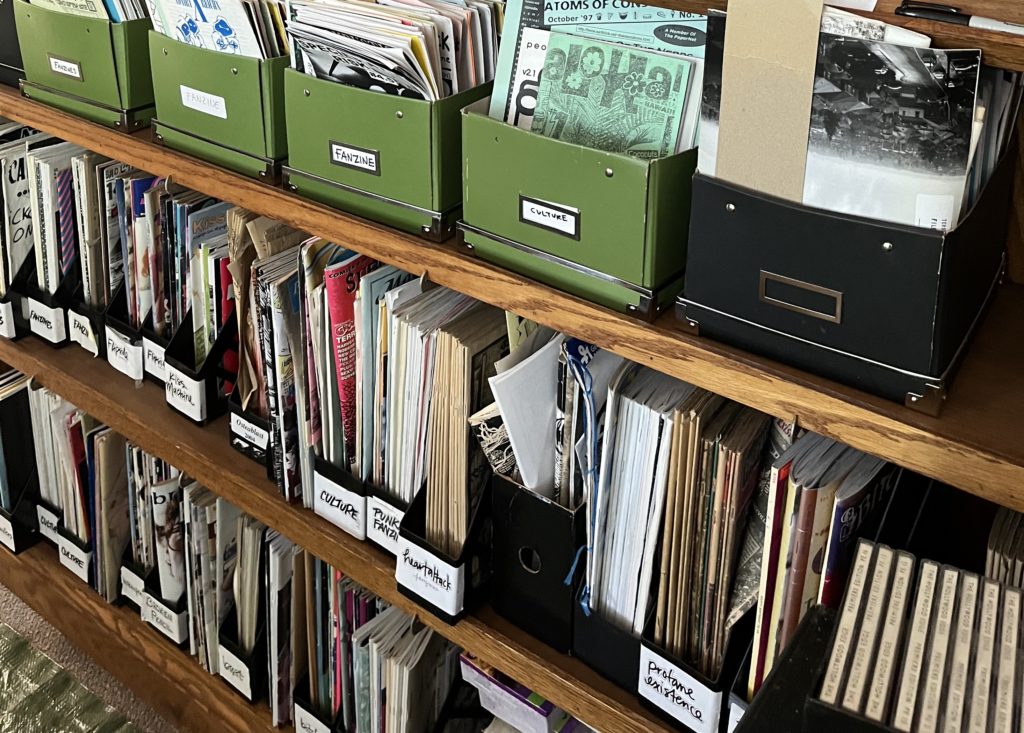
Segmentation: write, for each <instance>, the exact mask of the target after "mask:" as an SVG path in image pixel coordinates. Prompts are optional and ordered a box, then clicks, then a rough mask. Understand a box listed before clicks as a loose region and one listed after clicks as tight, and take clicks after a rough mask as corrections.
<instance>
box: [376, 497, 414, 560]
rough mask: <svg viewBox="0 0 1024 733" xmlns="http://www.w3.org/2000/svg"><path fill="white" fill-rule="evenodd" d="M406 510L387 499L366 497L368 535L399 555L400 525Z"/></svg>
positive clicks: (392, 552)
mask: <svg viewBox="0 0 1024 733" xmlns="http://www.w3.org/2000/svg"><path fill="white" fill-rule="evenodd" d="M404 516H405V512H403V511H402V510H401V509H396V508H395V507H393V506H391V505H390V504H388V503H387V502H386V501H384V500H382V499H379V498H377V497H376V496H369V497H367V498H366V536H367V538H368V539H369V540H371V541H372V542H376V543H377V544H378V545H380V546H381V547H383V548H384V549H385V550H387V551H388V552H390V553H391V554H392V555H395V556H397V555H398V527H399V525H400V524H401V523H402V517H404Z"/></svg>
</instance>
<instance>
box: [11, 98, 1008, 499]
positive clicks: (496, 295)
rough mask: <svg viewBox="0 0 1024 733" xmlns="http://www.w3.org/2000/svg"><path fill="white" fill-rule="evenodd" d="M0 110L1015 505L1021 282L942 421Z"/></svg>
mask: <svg viewBox="0 0 1024 733" xmlns="http://www.w3.org/2000/svg"><path fill="white" fill-rule="evenodd" d="M0 115H3V116H6V117H10V118H12V119H16V120H19V121H21V122H24V123H26V124H29V125H32V126H34V127H36V128H38V129H41V130H45V131H47V132H50V133H53V134H54V135H58V136H60V137H62V138H64V139H66V140H70V141H72V142H75V143H78V144H80V145H84V146H86V147H88V148H90V149H92V150H95V151H97V152H99V153H102V154H104V155H107V156H110V157H111V158H116V159H118V160H122V161H125V162H127V163H131V164H132V165H135V166H138V167H139V168H142V169H144V170H148V171H150V172H151V173H154V174H156V175H161V176H171V177H173V179H174V180H175V181H176V182H178V183H180V184H182V185H185V186H188V187H190V188H193V189H196V190H198V191H202V192H203V193H206V194H209V195H212V196H216V197H218V198H221V199H223V200H225V201H230V202H232V203H234V204H237V205H239V206H244V207H246V208H248V209H251V210H253V211H257V212H259V213H261V214H265V215H267V216H270V217H273V218H275V219H278V220H280V221H284V222H287V223H288V224H291V225H292V226H295V227H297V228H299V229H302V230H304V231H308V232H310V233H311V234H316V235H318V236H321V237H324V238H325V239H328V240H331V241H334V242H338V243H341V244H344V245H345V246H347V247H351V248H352V249H354V250H357V251H359V252H362V253H364V254H367V255H369V256H371V257H375V258H377V259H379V260H381V261H383V262H387V263H389V264H393V265H396V266H397V267H400V268H402V269H404V270H407V271H409V272H412V273H415V274H417V275H420V274H425V275H427V276H428V277H429V278H430V279H431V280H433V281H435V282H437V283H438V284H441V285H445V286H447V287H450V288H454V289H455V290H459V291H461V292H463V293H466V294H468V295H471V296H473V297H474V298H478V299H480V300H483V301H486V302H488V303H491V304H493V305H496V306H498V307H500V308H504V309H506V310H510V311H513V312H515V313H519V314H521V315H523V316H526V317H528V318H532V319H534V320H536V321H538V322H540V323H543V324H545V325H547V326H550V327H552V328H555V329H557V330H560V331H565V332H566V333H570V334H572V335H574V336H576V337H578V338H582V339H586V340H588V341H590V342H592V343H594V344H597V345H599V346H601V347H602V348H606V349H610V350H611V351H614V352H616V353H618V354H621V355H622V356H624V357H626V358H628V359H632V360H633V361H637V362H640V363H642V364H647V365H649V366H651V367H653V368H655V369H658V370H660V371H663V372H665V373H667V374H671V375H672V376H675V377H678V378H680V379H683V380H686V381H688V382H691V383H693V384H695V385H697V386H700V387H703V388H705V389H709V390H712V391H714V392H717V393H718V394H721V395H723V396H725V397H728V398H730V399H733V400H736V401H738V402H742V403H744V404H746V405H749V406H750V407H754V408H756V409H759V410H762V411H764V412H766V413H769V414H771V415H775V416H777V417H782V418H786V419H789V420H793V419H796V420H797V421H798V422H799V423H800V424H801V425H802V426H803V427H806V428H808V429H811V430H814V431H816V432H819V433H822V434H824V435H827V436H829V437H831V438H835V439H836V440H840V441H843V442H844V443H848V444H849V445H852V446H853V447H855V448H858V449H860V450H863V451H867V452H869V453H872V454H875V455H877V456H879V457H881V458H884V459H886V460H890V461H894V462H896V463H898V464H900V465H903V466H905V467H907V468H910V469H912V470H915V471H918V472H920V473H922V474H925V475H926V476H929V477H931V478H934V479H937V480H939V481H944V482H946V483H949V484H952V485H953V486H956V487H958V488H961V489H964V490H966V491H969V492H971V493H974V494H977V495H979V496H984V497H987V498H990V499H992V500H993V501H996V502H999V503H1001V504H1004V505H1007V506H1010V507H1013V508H1015V509H1019V510H1024V491H1022V490H1021V487H1024V441H1022V440H1020V437H1019V428H1020V425H1021V417H1020V416H1021V415H1024V380H1022V379H1021V378H1020V374H1021V367H1022V365H1024V342H1022V340H1021V339H1020V338H1019V337H1018V336H1017V334H1018V333H1019V331H1020V328H1021V325H1022V324H1024V288H1022V287H1018V286H1005V287H1003V288H1001V289H1000V291H999V292H998V293H997V296H996V298H995V302H994V304H993V306H992V309H991V313H990V314H989V315H988V317H987V318H986V321H985V323H984V325H983V327H982V329H981V333H980V334H979V336H978V337H977V339H976V340H975V341H974V343H973V344H972V346H971V349H970V352H969V354H968V357H967V359H966V361H965V364H964V366H963V368H962V369H961V372H960V374H959V376H958V377H957V378H956V380H955V381H954V383H953V389H952V395H951V397H950V399H949V400H948V401H947V404H946V406H945V409H944V410H943V414H942V416H941V417H940V418H930V417H926V416H923V415H920V414H918V413H916V412H913V411H911V410H909V409H907V408H904V407H902V406H900V405H897V404H894V403H892V402H889V401H886V400H883V399H880V398H876V397H873V396H871V395H867V394H865V393H863V392H860V391H858V390H856V389H852V388H849V387H845V386H842V385H839V384H836V383H834V382H830V381H828V380H825V379H821V378H818V377H815V376H813V375H810V374H808V373H806V372H802V371H799V370H796V369H792V368H789V367H786V366H783V365H780V364H778V363H775V362H772V361H770V360H767V359H762V358H759V357H756V356H753V355H751V354H748V353H746V352H743V351H740V350H738V349H732V348H729V347H726V346H722V345H720V344H717V343H715V342H712V341H710V340H708V339H701V338H696V337H692V336H689V335H686V334H683V333H682V332H681V331H680V330H679V329H678V327H677V324H676V321H675V319H674V316H673V315H672V314H671V313H669V314H666V315H664V316H663V317H662V318H661V319H659V320H658V321H657V322H656V323H654V324H647V323H642V322H640V321H638V320H636V319H633V318H630V317H628V316H623V315H620V314H618V313H614V312H612V311H610V310H607V309H605V308H601V307H599V306H596V305H594V304H592V303H588V302H586V301H583V300H581V299H579V298H575V297H573V296H570V295H567V294H565V293H563V292H561V291H558V290H555V289H553V288H549V287H546V286H543V285H540V284H537V283H535V282H532V281H530V280H527V279H525V278H523V277H521V276H518V275H515V274H513V273H510V272H508V271H506V270H503V269H501V268H498V267H494V266H491V265H488V264H487V263H485V262H483V261H481V260H479V259H476V258H475V257H473V256H471V255H469V254H468V253H467V252H466V251H465V250H463V249H462V248H459V247H458V246H457V245H456V244H454V243H449V244H443V245H436V244H431V243H429V242H426V241H424V240H421V239H418V238H416V237H412V236H409V235H406V234H402V233H399V232H396V231H394V230H392V229H389V228H387V227H384V226H381V225H379V224H374V223H372V222H368V221H365V220H362V219H358V218H356V217H353V216H349V215H346V214H343V213H340V212H338V211H336V210H334V209H331V208H329V207H326V206H323V205H320V204H317V203H314V202H311V201H307V200H305V199H302V198H300V197H298V196H295V195H293V194H291V193H288V192H287V191H284V190H282V189H280V188H274V187H271V186H268V185H265V184H262V183H260V182H258V181H255V180H253V179H249V178H246V177H244V176H240V175H236V174H234V173H231V172H228V171H226V170H224V169H222V168H218V167H217V166H214V165H211V164H209V163H206V162H203V161H199V160H197V159H195V158H192V157H189V156H187V155H183V154H181V153H177V152H174V151H171V150H168V149H166V148H164V147H162V146H160V145H157V144H155V143H153V142H152V141H151V139H150V137H151V133H150V131H148V130H145V131H142V132H139V133H136V134H134V135H125V134H122V133H118V132H116V131H113V130H110V129H107V128H104V127H102V126H99V125H95V124H92V123H89V122H85V121H83V120H80V119H78V118H76V117H73V116H70V115H67V114H64V113H61V112H59V111H56V110H54V109H51V108H49V107H46V106H44V105H41V104H39V103H36V102H31V101H29V100H26V99H24V98H22V97H21V96H19V95H18V93H17V92H16V91H14V90H11V89H3V90H0Z"/></svg>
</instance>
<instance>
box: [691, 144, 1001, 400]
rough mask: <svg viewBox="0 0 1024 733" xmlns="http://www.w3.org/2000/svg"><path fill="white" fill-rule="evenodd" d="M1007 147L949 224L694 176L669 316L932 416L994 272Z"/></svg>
mask: <svg viewBox="0 0 1024 733" xmlns="http://www.w3.org/2000/svg"><path fill="white" fill-rule="evenodd" d="M1016 159H1017V149H1016V145H1013V146H1011V148H1010V150H1009V151H1008V152H1007V153H1006V155H1005V156H1004V158H1003V160H1002V161H1001V163H1000V164H999V166H998V168H997V169H996V171H995V172H994V174H993V175H992V178H991V180H989V182H988V184H987V186H986V187H985V190H984V191H983V192H982V194H981V196H980V197H979V199H978V202H977V204H976V205H975V206H974V208H973V209H972V210H971V212H970V213H969V214H968V215H967V216H966V217H965V218H964V219H963V221H962V222H961V223H960V225H959V226H957V227H956V228H955V229H953V230H951V231H948V232H946V233H943V232H940V231H934V230H930V229H924V228H918V227H911V226H903V225H899V224H891V223H887V222H882V221H876V220H873V219H866V218H862V217H856V216H849V215H845V214H838V213H833V212H829V211H824V210H821V209H816V208H812V207H809V206H803V205H800V204H796V203H793V202H790V201H785V200H782V199H779V198H775V197H772V196H768V195H765V194H761V193H759V192H757V191H752V190H750V189H747V188H743V187H741V186H737V185H733V184H730V183H728V182H726V181H723V180H720V179H717V178H712V177H709V176H706V175H701V174H697V175H696V176H695V177H694V179H693V217H692V219H691V222H690V242H689V249H688V251H687V256H686V282H685V287H684V291H683V295H682V296H680V298H679V300H678V304H677V313H678V316H679V317H680V318H681V319H682V320H683V321H684V322H685V323H687V324H688V325H689V327H690V328H691V330H693V331H695V332H699V333H700V335H703V336H710V337H711V338H714V339H717V340H720V341H723V342H726V343H729V344H733V345H736V346H739V347H740V348H743V349H747V350H749V351H753V352H756V353H760V354H764V355H765V356H768V357H770V358H772V359H777V360H779V361H781V362H785V363H787V364H792V365H794V366H797V367H799V368H801V369H806V370H808V371H810V372H814V373H816V374H820V375H822V376H825V377H828V378H830V379H835V380H837V381H839V382H843V383H846V384H850V385H852V386H855V387H857V388H859V389H863V390H864V391H866V392H870V393H873V394H877V395H881V396H883V397H886V398H888V399H892V400H897V401H899V402H903V403H905V404H906V405H908V406H909V407H913V408H915V409H917V410H920V411H922V412H926V413H929V414H932V415H937V414H938V412H939V410H940V408H941V405H942V400H943V399H944V397H945V395H946V392H947V390H948V388H949V384H950V381H951V379H952V377H953V375H954V373H955V371H956V368H957V367H958V366H959V363H960V361H961V358H962V357H963V355H964V352H965V351H966V347H967V344H968V341H969V339H970V336H971V334H972V333H973V331H974V330H975V327H976V325H977V324H978V322H979V321H980V319H981V316H982V313H983V311H984V308H985V305H986V303H987V302H988V300H989V297H990V296H991V294H992V292H993V290H994V289H995V287H996V285H997V283H998V281H999V278H1000V277H1001V274H1002V270H1003V262H1004V248H1005V242H1006V233H1007V223H1008V216H1009V211H1010V203H1011V193H1012V188H1013V186H1012V184H1013V174H1014V170H1015V167H1014V162H1015V161H1016Z"/></svg>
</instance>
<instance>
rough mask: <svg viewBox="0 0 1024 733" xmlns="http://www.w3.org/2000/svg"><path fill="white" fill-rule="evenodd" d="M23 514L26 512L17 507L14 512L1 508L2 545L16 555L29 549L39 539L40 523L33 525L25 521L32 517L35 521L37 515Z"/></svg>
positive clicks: (0, 528)
mask: <svg viewBox="0 0 1024 733" xmlns="http://www.w3.org/2000/svg"><path fill="white" fill-rule="evenodd" d="M23 514H24V512H19V511H18V508H17V507H15V510H14V511H13V512H8V511H6V510H4V509H2V508H0V545H3V546H4V547H6V548H7V549H8V550H10V551H11V552H13V553H14V554H15V555H17V554H18V553H19V552H22V551H23V550H27V549H28V548H29V547H31V546H32V545H34V544H35V543H36V542H37V541H38V540H39V531H38V524H35V526H33V525H32V524H27V523H26V521H25V520H29V519H31V520H33V523H35V522H34V520H35V517H34V516H32V515H31V513H30V514H29V515H28V516H22V515H23Z"/></svg>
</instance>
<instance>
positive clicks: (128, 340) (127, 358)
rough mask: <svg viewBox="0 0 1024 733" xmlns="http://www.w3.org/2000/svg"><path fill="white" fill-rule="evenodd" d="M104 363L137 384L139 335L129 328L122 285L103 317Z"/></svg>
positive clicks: (140, 351) (140, 374)
mask: <svg viewBox="0 0 1024 733" xmlns="http://www.w3.org/2000/svg"><path fill="white" fill-rule="evenodd" d="M103 325H104V327H103V333H104V341H105V342H106V353H107V363H108V364H110V366H112V367H114V369H116V370H117V371H119V372H120V373H121V374H123V375H125V376H126V377H128V378H129V379H134V380H136V381H140V380H141V379H142V377H143V376H144V374H145V369H144V367H143V349H142V332H141V330H140V329H138V328H136V327H135V326H133V325H132V322H131V316H130V315H129V312H128V289H127V287H126V286H125V283H124V282H123V281H122V282H121V284H120V285H119V286H118V287H117V290H116V291H115V292H114V297H113V298H111V300H110V305H108V306H107V310H106V312H105V313H104V314H103Z"/></svg>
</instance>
